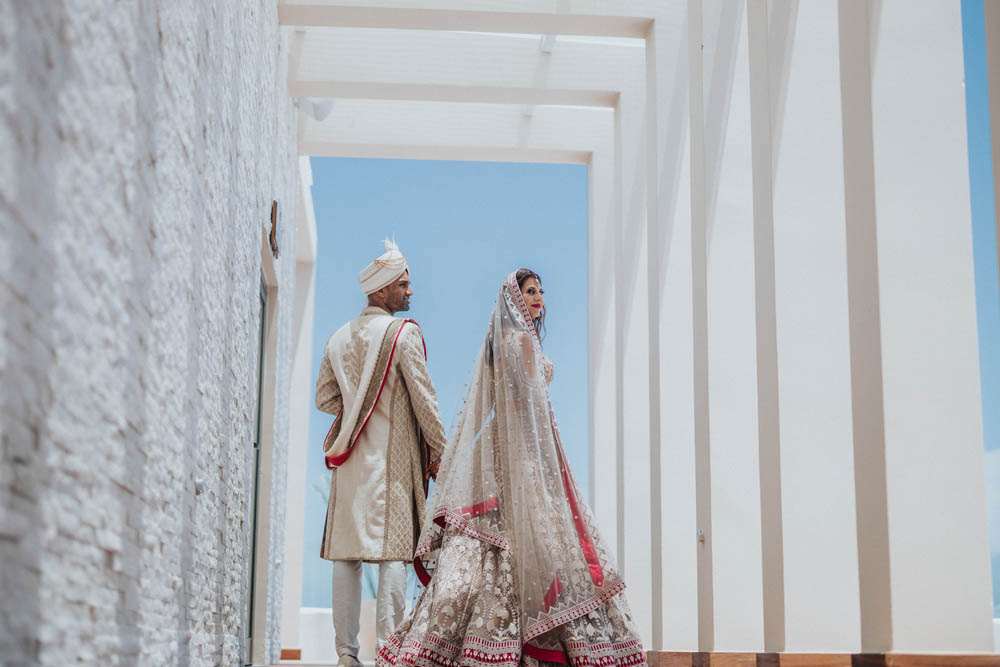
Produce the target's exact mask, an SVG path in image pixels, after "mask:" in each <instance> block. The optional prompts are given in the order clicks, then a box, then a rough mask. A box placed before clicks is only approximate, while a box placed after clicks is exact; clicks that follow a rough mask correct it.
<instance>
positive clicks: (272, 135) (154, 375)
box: [0, 0, 296, 665]
mask: <svg viewBox="0 0 1000 667" xmlns="http://www.w3.org/2000/svg"><path fill="white" fill-rule="evenodd" d="M276 4H277V3H276V0H263V1H247V0H212V1H211V2H205V1H204V0H183V1H181V0H169V1H166V0H163V1H161V2H146V1H143V0H139V1H138V2H113V1H111V0H87V1H78V2H72V1H71V0H46V1H44V2H36V1H32V0H15V1H14V2H9V3H8V2H4V3H0V156H2V158H3V159H2V160H0V225H2V228H0V232H2V234H0V312H2V316H0V327H2V328H0V334H2V335H0V378H2V388H3V389H2V398H3V402H2V412H0V436H2V451H0V454H2V459H0V563H2V570H0V663H2V664H6V665H20V664H36V663H40V664H44V665H65V664H75V663H78V662H82V663H85V664H94V665H98V664H99V665H115V664H121V665H133V664H144V665H172V664H203V665H211V664H230V665H231V664H238V663H240V662H241V659H242V657H243V652H244V646H243V644H244V642H243V638H242V637H243V628H242V625H241V624H242V620H241V617H242V613H243V612H242V610H243V604H244V602H243V600H244V596H245V595H246V580H247V577H246V568H247V567H248V563H249V561H250V558H249V553H248V545H247V541H246V526H247V522H248V516H247V509H248V505H247V497H246V489H247V486H248V475H249V467H248V462H249V460H250V459H249V457H248V453H249V443H250V441H251V438H252V429H253V426H254V417H255V403H256V379H257V378H256V372H255V366H256V350H257V331H258V321H259V320H258V318H259V305H258V287H259V275H260V233H261V231H260V230H261V224H262V219H263V218H264V217H265V216H267V215H268V213H269V209H270V203H271V200H272V199H278V200H279V202H280V203H281V205H282V206H283V207H284V211H285V215H284V220H285V224H284V228H283V229H282V230H281V231H282V238H281V246H282V254H281V259H280V261H279V263H278V277H279V298H278V303H277V304H273V303H272V304H269V307H277V308H278V312H279V316H278V322H279V326H280V330H279V334H278V345H277V348H278V349H277V355H278V357H277V360H278V361H277V363H278V367H279V373H278V382H277V385H278V386H277V387H276V391H275V392H274V396H275V397H274V398H273V399H272V400H276V401H277V402H278V404H277V405H276V406H275V414H276V420H275V422H276V423H275V433H274V434H273V439H274V442H275V447H274V451H273V465H274V474H273V479H274V480H275V483H276V485H277V486H279V487H281V486H282V485H283V483H284V480H285V472H284V471H285V464H284V461H285V458H284V454H285V447H286V442H287V433H288V418H287V415H288V411H287V406H286V402H287V396H288V393H289V392H288V381H289V372H290V365H291V358H290V355H291V349H290V342H291V338H290V337H291V330H290V326H291V316H292V310H291V309H292V305H293V298H292V296H293V290H294V286H293V283H294V276H295V252H294V247H293V245H294V240H295V234H294V219H295V215H294V210H295V209H294V207H295V203H296V197H295V177H296V162H295V122H294V113H293V109H292V107H291V104H290V100H289V98H288V95H287V92H286V72H285V62H286V57H287V45H286V43H285V41H284V40H282V37H281V33H280V30H279V28H278V25H277V12H276ZM197 480H200V481H203V482H204V487H205V488H204V492H203V493H202V494H201V495H197V496H196V495H195V483H196V481H197ZM272 503H273V505H272V507H273V509H272V523H271V535H270V539H271V544H272V545H273V547H272V558H271V559H270V563H269V568H270V569H271V576H270V581H271V582H272V583H271V585H270V587H269V590H268V597H269V603H268V619H267V627H268V647H269V655H268V656H257V661H258V662H260V661H262V660H263V659H264V658H269V659H272V660H273V659H275V658H277V652H278V632H277V624H278V620H279V619H280V609H279V606H280V600H281V581H282V578H281V576H280V571H279V568H280V565H278V563H279V561H280V549H281V545H282V544H283V540H282V524H283V510H284V489H283V488H276V489H275V490H274V493H273V495H272ZM264 537H265V536H261V537H260V539H263V538H264Z"/></svg>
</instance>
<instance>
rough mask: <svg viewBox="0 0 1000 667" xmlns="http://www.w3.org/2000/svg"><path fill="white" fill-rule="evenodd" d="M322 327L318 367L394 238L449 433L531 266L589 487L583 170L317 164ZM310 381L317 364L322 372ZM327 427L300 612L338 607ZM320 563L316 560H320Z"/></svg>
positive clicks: (560, 394) (572, 447)
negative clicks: (327, 549) (328, 549)
mask: <svg viewBox="0 0 1000 667" xmlns="http://www.w3.org/2000/svg"><path fill="white" fill-rule="evenodd" d="M312 169H313V189H312V194H313V205H314V207H315V211H316V227H317V235H318V253H317V262H316V319H315V327H314V330H313V336H314V338H313V359H314V360H318V359H320V358H322V354H323V347H324V345H325V344H326V340H327V338H328V337H329V336H330V334H331V333H333V332H334V331H335V330H336V329H337V328H338V327H340V326H341V325H342V324H343V323H344V322H346V321H348V320H350V319H351V318H353V317H357V316H358V314H359V313H360V312H361V309H362V307H363V305H364V302H365V298H364V295H362V293H361V291H360V288H359V287H358V271H360V270H361V269H362V268H364V266H365V265H366V264H368V262H370V261H371V260H372V259H373V258H374V257H377V256H378V255H380V254H382V253H383V252H384V249H383V248H382V239H384V238H385V237H386V236H392V235H395V237H396V241H397V242H398V243H399V245H400V248H401V249H402V251H403V253H404V254H405V255H406V258H407V261H408V262H409V264H410V272H411V278H412V280H413V291H414V296H413V299H412V302H411V306H410V311H409V312H408V313H406V316H407V317H412V318H413V319H415V320H416V321H417V322H419V323H420V326H421V328H422V329H423V332H424V338H425V339H426V342H427V356H428V362H427V363H428V367H429V369H430V373H431V378H432V379H433V381H434V384H435V387H436V388H437V391H438V399H439V402H440V406H441V413H442V417H443V419H444V423H445V427H446V428H448V429H449V431H450V426H451V421H452V417H453V415H454V413H455V410H456V408H457V407H458V402H459V401H460V400H461V398H462V396H461V393H462V388H463V385H464V384H465V382H466V380H467V378H468V375H469V373H470V371H471V369H472V364H473V362H474V361H475V356H476V353H477V352H478V351H479V346H480V345H481V344H482V341H483V336H484V335H485V333H486V324H487V320H488V318H489V315H490V313H491V312H492V310H493V302H494V300H495V298H496V295H497V291H498V290H499V288H500V283H501V281H502V280H503V279H504V277H506V275H507V274H508V273H510V272H511V271H513V270H515V269H517V268H519V267H522V266H527V267H530V268H532V269H534V270H535V271H537V272H538V273H539V274H540V275H541V276H542V282H543V286H544V288H545V300H546V307H547V310H548V317H547V320H546V328H547V332H548V333H547V334H546V337H545V340H544V351H545V353H546V354H547V355H548V356H549V357H550V358H551V359H552V360H553V361H554V362H555V364H556V377H555V380H554V381H553V383H552V386H551V393H552V402H553V406H554V408H555V411H556V416H557V418H558V420H559V428H560V430H561V432H562V434H563V439H564V444H565V446H566V449H567V455H568V457H569V459H570V465H571V466H572V468H573V471H574V473H575V474H576V476H577V480H578V481H579V483H580V486H581V487H582V488H583V489H584V491H585V492H586V489H587V488H588V482H587V480H588V479H589V457H588V450H589V429H588V423H589V410H588V396H589V392H588V384H587V383H588V374H587V359H588V352H587V167H586V166H583V165H561V164H507V163H486V162H447V161H415V160H374V159H349V158H313V160H312ZM313 365H314V366H315V368H314V369H313V381H314V382H315V380H316V375H317V374H318V369H319V363H318V362H317V363H315V364H313ZM331 422H332V417H331V416H330V415H326V414H324V413H321V412H319V411H317V410H315V408H314V409H313V410H312V413H311V415H310V419H309V434H310V437H309V470H308V485H309V488H308V490H307V495H306V518H305V519H306V545H305V553H306V558H305V563H304V567H303V569H304V572H303V596H302V604H303V606H306V607H329V606H330V594H331V584H330V578H331V564H330V563H329V562H327V561H324V560H321V559H320V558H319V557H318V554H319V542H320V538H321V536H322V530H323V518H324V514H325V510H326V506H325V504H324V503H323V501H322V499H321V498H320V496H319V494H318V493H316V492H315V491H314V490H313V487H314V485H323V486H325V485H326V484H327V482H326V481H325V480H326V479H327V477H326V476H327V472H326V469H325V467H324V465H323V454H322V442H323V437H324V435H326V431H327V429H329V427H330V424H331ZM314 556H315V557H314Z"/></svg>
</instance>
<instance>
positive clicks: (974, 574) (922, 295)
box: [872, 0, 992, 651]
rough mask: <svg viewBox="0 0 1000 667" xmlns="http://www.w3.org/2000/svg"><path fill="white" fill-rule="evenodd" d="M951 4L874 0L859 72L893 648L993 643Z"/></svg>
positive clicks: (958, 45)
mask: <svg viewBox="0 0 1000 667" xmlns="http://www.w3.org/2000/svg"><path fill="white" fill-rule="evenodd" d="M960 9H961V8H960V5H959V4H958V3H934V2H923V3H912V2H904V1H900V0H886V1H885V2H884V3H882V10H881V14H880V16H879V17H878V21H877V23H876V27H877V32H876V33H875V35H874V40H875V41H874V43H875V55H874V72H873V80H872V104H873V122H874V127H873V129H874V137H875V185H876V192H875V194H876V207H877V213H878V232H879V239H878V240H879V248H878V250H879V253H878V261H879V290H880V298H881V312H882V354H883V356H882V367H883V375H884V387H885V439H886V463H887V471H888V472H887V489H888V500H889V545H890V557H891V569H892V578H891V586H892V624H893V634H894V643H893V648H894V649H895V650H900V651H902V650H906V651H933V650H981V651H989V650H990V649H991V648H992V638H991V636H990V634H991V633H990V623H989V617H990V616H991V604H990V602H991V601H990V574H989V561H988V553H989V546H988V542H987V534H986V530H985V526H986V495H985V488H984V478H983V475H982V472H981V471H982V470H983V434H982V418H981V409H982V408H981V405H982V403H981V400H980V393H979V354H978V348H977V338H976V309H975V292H974V278H973V264H972V228H971V224H970V218H971V216H970V212H969V173H968V168H969V167H968V153H967V149H966V141H967V135H966V127H965V93H964V88H963V76H964V66H963V61H962V26H961V12H960Z"/></svg>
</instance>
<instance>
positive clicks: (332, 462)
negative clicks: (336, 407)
mask: <svg viewBox="0 0 1000 667" xmlns="http://www.w3.org/2000/svg"><path fill="white" fill-rule="evenodd" d="M408 323H409V324H414V325H416V327H417V330H418V331H420V325H419V324H417V321H416V320H412V319H405V320H403V325H402V326H401V327H399V331H397V332H396V337H395V338H393V340H392V349H391V350H390V351H389V361H388V363H386V365H385V373H383V374H382V382H381V383H379V386H378V393H377V394H375V402H374V403H372V407H371V409H370V410H369V411H368V414H367V415H366V416H365V420H364V421H363V422H361V428H359V429H358V432H357V434H356V435H355V436H354V439H353V440H351V446H350V447H348V448H347V451H346V452H344V453H343V454H338V455H337V456H327V457H326V467H327V469H328V470H333V469H334V468H337V467H339V466H342V465H343V464H344V462H345V461H347V459H348V458H349V457H350V456H351V452H353V451H354V445H355V443H357V441H358V438H360V437H361V433H362V432H363V431H364V430H365V427H366V426H368V420H370V419H371V418H372V415H373V414H375V407H376V406H377V405H378V401H379V399H380V398H382V390H383V389H385V381H386V380H387V379H388V378H389V371H390V370H391V369H392V359H393V357H395V356H396V345H397V344H398V343H399V337H400V336H402V335H403V329H405V328H406V325H407V324H408ZM420 341H421V342H422V343H423V345H424V359H427V341H425V340H424V335H423V332H421V333H420ZM341 414H343V410H341ZM337 419H340V415H338V416H337ZM336 423H337V421H336V420H334V424H336ZM332 430H333V426H331V427H330V431H332ZM329 435H330V433H329V432H328V433H327V436H329Z"/></svg>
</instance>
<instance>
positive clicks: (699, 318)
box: [687, 0, 715, 651]
mask: <svg viewBox="0 0 1000 667" xmlns="http://www.w3.org/2000/svg"><path fill="white" fill-rule="evenodd" d="M703 18H704V17H703V12H702V0H689V1H688V40H687V43H688V63H689V65H690V79H689V86H690V87H689V96H688V103H689V110H690V128H691V129H690V137H691V144H690V145H691V149H690V150H691V311H692V317H691V330H692V336H693V340H692V348H691V349H692V375H693V377H692V379H693V382H692V388H693V397H694V449H695V453H694V459H695V517H696V522H697V527H698V536H699V540H698V558H697V564H698V567H697V579H698V650H700V651H711V650H712V649H713V648H714V644H715V627H714V626H715V601H714V597H715V596H714V592H713V571H712V550H713V547H712V543H713V534H712V486H711V484H712V471H711V447H710V441H709V439H710V433H709V409H708V408H709V405H708V295H707V285H706V283H707V263H708V249H707V245H708V224H707V210H706V209H707V189H708V188H707V173H706V154H705V79H704V61H705V58H704V49H703V48H702V42H703V37H702V31H703Z"/></svg>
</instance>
